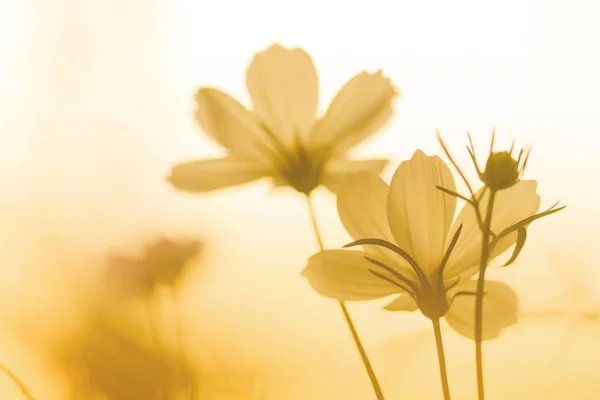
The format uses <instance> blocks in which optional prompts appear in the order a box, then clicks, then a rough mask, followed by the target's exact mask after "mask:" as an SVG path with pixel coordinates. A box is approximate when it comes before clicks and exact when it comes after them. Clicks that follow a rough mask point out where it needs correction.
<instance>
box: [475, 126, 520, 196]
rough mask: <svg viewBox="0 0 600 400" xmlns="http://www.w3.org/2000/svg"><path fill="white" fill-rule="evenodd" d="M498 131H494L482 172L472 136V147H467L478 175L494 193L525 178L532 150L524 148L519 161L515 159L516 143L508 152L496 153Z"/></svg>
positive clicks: (518, 157)
mask: <svg viewBox="0 0 600 400" xmlns="http://www.w3.org/2000/svg"><path fill="white" fill-rule="evenodd" d="M495 136H496V131H495V130H494V131H492V141H491V144H490V154H489V156H488V159H487V161H486V163H485V169H484V170H483V171H481V170H480V169H479V165H478V164H477V158H476V156H475V148H474V147H473V141H472V140H471V135H469V142H470V146H471V147H467V150H468V151H469V155H470V156H471V160H472V161H473V164H474V165H475V169H476V170H477V175H478V176H479V179H480V180H481V182H483V184H485V185H486V186H487V187H489V188H490V189H492V190H494V191H498V190H502V189H507V188H509V187H511V186H513V185H515V184H516V183H517V182H519V180H520V179H521V178H522V177H523V173H524V172H525V167H526V166H527V160H528V159H529V153H530V152H531V148H527V147H525V148H522V149H521V150H520V151H519V155H518V156H517V159H514V158H513V154H512V153H513V150H514V147H515V145H514V143H513V145H512V146H511V148H510V150H508V151H506V150H505V151H494V139H495Z"/></svg>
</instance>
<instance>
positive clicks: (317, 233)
mask: <svg viewBox="0 0 600 400" xmlns="http://www.w3.org/2000/svg"><path fill="white" fill-rule="evenodd" d="M306 199H307V202H308V211H309V214H310V220H311V223H312V227H313V231H314V233H315V238H316V239H317V243H318V244H319V249H320V250H321V251H322V250H324V246H323V238H322V237H321V232H320V230H319V226H318V224H317V217H316V214H315V208H314V205H313V202H312V199H311V197H310V195H307V196H306ZM339 305H340V308H341V310H342V314H344V319H345V320H346V324H347V325H348V328H349V329H350V333H351V334H352V338H353V339H354V344H355V345H356V349H357V350H358V353H359V354H360V358H361V359H362V362H363V365H364V366H365V369H366V370H367V375H369V379H370V380H371V386H373V391H374V392H375V396H376V397H377V400H385V398H384V397H383V392H382V391H381V386H380V385H379V381H378V380H377V376H376V375H375V371H374V370H373V366H372V365H371V362H370V361H369V357H368V356H367V352H366V351H365V348H364V346H363V345H362V342H361V340H360V337H359V336H358V332H357V331H356V327H355V326H354V322H353V321H352V317H351V316H350V313H349V312H348V309H347V308H346V304H345V303H344V302H343V301H340V302H339Z"/></svg>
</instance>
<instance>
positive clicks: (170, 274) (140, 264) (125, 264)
mask: <svg viewBox="0 0 600 400" xmlns="http://www.w3.org/2000/svg"><path fill="white" fill-rule="evenodd" d="M200 251H201V243H199V242H196V241H190V240H177V241H172V240H170V239H167V238H159V239H156V240H155V241H153V242H152V243H150V244H149V245H147V246H146V247H145V249H144V252H143V253H142V254H141V255H140V256H139V257H135V258H133V257H123V256H112V257H110V258H109V263H108V270H107V279H108V280H110V281H111V282H112V284H114V285H116V286H117V290H118V291H120V292H122V293H126V294H129V295H138V296H148V295H150V294H152V293H153V292H154V290H155V289H156V288H157V287H159V286H168V287H176V286H177V284H178V282H179V280H180V278H181V277H182V275H183V273H184V272H185V268H186V267H187V266H188V265H189V264H190V261H191V260H192V259H193V258H194V257H196V256H197V255H198V254H199V252H200Z"/></svg>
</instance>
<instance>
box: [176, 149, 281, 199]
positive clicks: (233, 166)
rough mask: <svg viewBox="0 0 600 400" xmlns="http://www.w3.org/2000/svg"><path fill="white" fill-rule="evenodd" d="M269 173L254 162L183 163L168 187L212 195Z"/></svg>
mask: <svg viewBox="0 0 600 400" xmlns="http://www.w3.org/2000/svg"><path fill="white" fill-rule="evenodd" d="M268 175H269V170H268V169H267V168H265V167H264V166H262V165H261V164H258V163H257V162H255V161H253V160H246V159H243V158H238V157H233V156H232V157H225V158H218V159H211V160H199V161H191V162H186V163H182V164H179V165H176V166H174V167H173V168H172V169H171V174H170V175H169V177H168V178H167V180H168V181H169V183H171V184H172V185H173V186H175V187H176V188H177V189H179V190H183V191H186V192H193V193H198V192H210V191H212V190H217V189H221V188H224V187H228V186H236V185H241V184H243V183H248V182H252V181H254V180H257V179H260V178H262V177H265V176H268Z"/></svg>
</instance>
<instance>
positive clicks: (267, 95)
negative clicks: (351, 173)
mask: <svg viewBox="0 0 600 400" xmlns="http://www.w3.org/2000/svg"><path fill="white" fill-rule="evenodd" d="M246 86H247V87H248V93H249V94H250V97H251V98H252V103H253V105H254V112H255V113H256V114H257V115H258V116H259V118H261V119H262V121H263V122H264V123H265V124H266V125H267V126H268V127H269V129H270V130H271V131H272V132H273V133H274V134H275V135H277V138H278V139H279V140H280V141H281V143H282V144H283V145H284V146H292V145H293V144H294V140H295V136H296V135H297V134H299V135H300V136H301V137H304V136H306V135H307V134H308V132H309V131H310V129H311V127H312V125H313V124H314V122H315V118H316V115H317V106H318V101H319V85H318V80H317V71H316V70H315V66H314V65H313V62H312V59H311V58H310V56H309V55H308V54H307V53H306V52H305V51H304V50H302V49H298V48H295V49H287V48H285V47H282V46H280V45H273V46H271V47H269V48H268V49H266V50H265V51H262V52H260V53H257V54H256V55H255V56H254V58H253V60H252V62H251V63H250V66H249V67H248V71H247V73H246Z"/></svg>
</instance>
